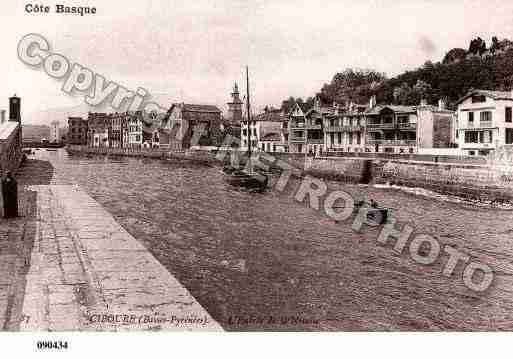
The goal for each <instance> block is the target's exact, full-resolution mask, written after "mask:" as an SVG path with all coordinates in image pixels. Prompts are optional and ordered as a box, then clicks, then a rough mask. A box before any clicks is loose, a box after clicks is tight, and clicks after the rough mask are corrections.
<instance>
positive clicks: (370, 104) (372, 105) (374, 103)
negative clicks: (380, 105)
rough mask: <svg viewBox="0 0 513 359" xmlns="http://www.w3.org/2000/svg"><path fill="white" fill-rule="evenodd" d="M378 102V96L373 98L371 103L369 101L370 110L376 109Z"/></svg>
mask: <svg viewBox="0 0 513 359" xmlns="http://www.w3.org/2000/svg"><path fill="white" fill-rule="evenodd" d="M376 102H377V101H376V95H373V96H371V98H370V101H369V107H370V108H374V107H376Z"/></svg>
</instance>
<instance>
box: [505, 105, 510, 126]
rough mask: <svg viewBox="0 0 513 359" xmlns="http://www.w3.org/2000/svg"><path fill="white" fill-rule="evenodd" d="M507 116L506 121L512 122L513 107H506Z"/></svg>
mask: <svg viewBox="0 0 513 359" xmlns="http://www.w3.org/2000/svg"><path fill="white" fill-rule="evenodd" d="M505 117H506V122H510V123H511V122H512V121H511V120H512V116H511V107H506V113H505Z"/></svg>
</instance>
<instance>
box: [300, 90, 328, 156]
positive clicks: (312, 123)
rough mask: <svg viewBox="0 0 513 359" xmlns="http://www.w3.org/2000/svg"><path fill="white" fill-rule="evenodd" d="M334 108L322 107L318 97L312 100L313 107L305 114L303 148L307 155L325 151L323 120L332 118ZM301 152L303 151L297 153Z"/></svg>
mask: <svg viewBox="0 0 513 359" xmlns="http://www.w3.org/2000/svg"><path fill="white" fill-rule="evenodd" d="M335 111H336V108H334V107H330V106H323V105H322V103H321V101H320V99H319V98H318V97H316V98H315V100H314V105H313V107H312V108H311V109H310V110H308V111H307V112H306V113H305V122H304V128H305V147H304V150H305V151H306V152H308V153H316V154H318V153H321V152H324V151H325V145H324V144H325V143H324V119H325V118H326V117H329V116H332V115H333V114H334V113H335ZM298 152H303V151H298Z"/></svg>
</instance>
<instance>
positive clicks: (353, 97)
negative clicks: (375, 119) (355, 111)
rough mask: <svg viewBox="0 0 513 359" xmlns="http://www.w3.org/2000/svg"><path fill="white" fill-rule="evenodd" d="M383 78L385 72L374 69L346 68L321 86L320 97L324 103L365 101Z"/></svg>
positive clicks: (384, 77)
mask: <svg viewBox="0 0 513 359" xmlns="http://www.w3.org/2000/svg"><path fill="white" fill-rule="evenodd" d="M385 79H386V76H385V74H383V73H380V72H377V71H375V70H368V69H365V70H362V69H346V70H344V71H343V72H339V73H337V74H335V76H333V79H332V80H331V82H330V83H329V84H325V85H324V86H323V87H322V89H321V93H320V98H321V100H322V101H323V102H325V103H332V102H334V101H336V102H337V103H340V104H345V103H349V102H351V101H353V102H356V103H365V102H367V101H368V98H369V97H370V96H371V95H372V94H373V91H374V90H375V88H376V87H377V86H378V85H379V84H380V83H381V82H383V81H384V80H385Z"/></svg>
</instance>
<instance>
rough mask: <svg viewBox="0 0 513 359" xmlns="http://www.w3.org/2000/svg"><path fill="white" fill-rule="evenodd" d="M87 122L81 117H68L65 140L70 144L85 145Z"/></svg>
mask: <svg viewBox="0 0 513 359" xmlns="http://www.w3.org/2000/svg"><path fill="white" fill-rule="evenodd" d="M87 132H88V122H87V120H84V119H83V118H82V117H68V136H67V141H68V143H69V144H72V145H87Z"/></svg>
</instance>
